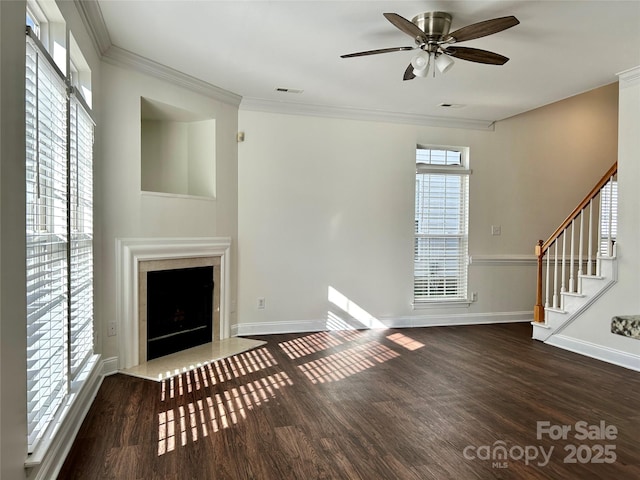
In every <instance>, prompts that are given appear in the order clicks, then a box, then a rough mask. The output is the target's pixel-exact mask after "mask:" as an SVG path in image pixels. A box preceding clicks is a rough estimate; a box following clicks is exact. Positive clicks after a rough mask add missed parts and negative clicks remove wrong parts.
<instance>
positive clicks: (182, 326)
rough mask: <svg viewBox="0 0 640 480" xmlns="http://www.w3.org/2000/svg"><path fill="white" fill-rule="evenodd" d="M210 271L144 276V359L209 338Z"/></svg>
mask: <svg viewBox="0 0 640 480" xmlns="http://www.w3.org/2000/svg"><path fill="white" fill-rule="evenodd" d="M213 268H214V267H213V266H206V267H191V268H176V269H170V270H156V271H149V272H147V273H146V275H147V288H146V290H147V295H146V296H147V311H146V315H147V322H146V323H147V360H153V359H154V358H158V357H162V356H164V355H169V354H171V353H175V352H180V351H182V350H186V349H188V348H192V347H197V346H198V345H202V344H204V343H208V342H210V341H211V340H212V339H213V337H212V331H213V286H214V281H213Z"/></svg>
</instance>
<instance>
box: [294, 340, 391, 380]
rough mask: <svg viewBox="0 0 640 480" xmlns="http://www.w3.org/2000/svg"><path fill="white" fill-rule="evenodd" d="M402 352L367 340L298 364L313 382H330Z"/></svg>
mask: <svg viewBox="0 0 640 480" xmlns="http://www.w3.org/2000/svg"><path fill="white" fill-rule="evenodd" d="M399 356H400V354H399V353H397V352H394V351H393V350H391V349H390V348H389V347H386V346H385V345H381V344H380V343H378V342H367V343H365V344H362V345H358V346H356V347H353V348H349V349H347V350H343V351H341V352H338V353H334V354H332V355H329V356H327V357H322V358H319V359H317V360H313V361H311V362H307V363H303V364H302V365H298V368H299V369H300V370H301V371H302V373H304V375H305V376H306V377H307V378H308V379H309V380H310V381H311V383H314V384H316V383H328V382H336V381H339V380H342V379H344V378H346V377H349V376H351V375H355V374H357V373H360V372H362V371H364V370H367V369H369V368H372V367H374V366H376V365H377V364H381V363H384V362H386V361H388V360H391V359H393V358H396V357H399Z"/></svg>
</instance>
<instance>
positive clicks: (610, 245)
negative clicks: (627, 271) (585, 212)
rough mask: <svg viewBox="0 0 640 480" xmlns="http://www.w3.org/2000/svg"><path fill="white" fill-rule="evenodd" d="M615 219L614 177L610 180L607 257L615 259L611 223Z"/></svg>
mask: <svg viewBox="0 0 640 480" xmlns="http://www.w3.org/2000/svg"><path fill="white" fill-rule="evenodd" d="M612 218H613V177H611V178H610V179H609V231H608V235H607V255H608V256H609V257H613V238H612V237H613V236H612V234H611V223H612V221H613V220H612Z"/></svg>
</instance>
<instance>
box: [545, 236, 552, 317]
mask: <svg viewBox="0 0 640 480" xmlns="http://www.w3.org/2000/svg"><path fill="white" fill-rule="evenodd" d="M547 250H548V249H547ZM550 257H551V255H547V272H546V273H547V279H546V285H545V292H544V308H549V288H550V285H551V283H550V282H549V273H550V272H551V268H549V267H550Z"/></svg>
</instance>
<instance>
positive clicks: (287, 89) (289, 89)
mask: <svg viewBox="0 0 640 480" xmlns="http://www.w3.org/2000/svg"><path fill="white" fill-rule="evenodd" d="M303 91H304V90H300V89H298V88H283V87H277V88H276V92H281V93H302V92H303Z"/></svg>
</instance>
